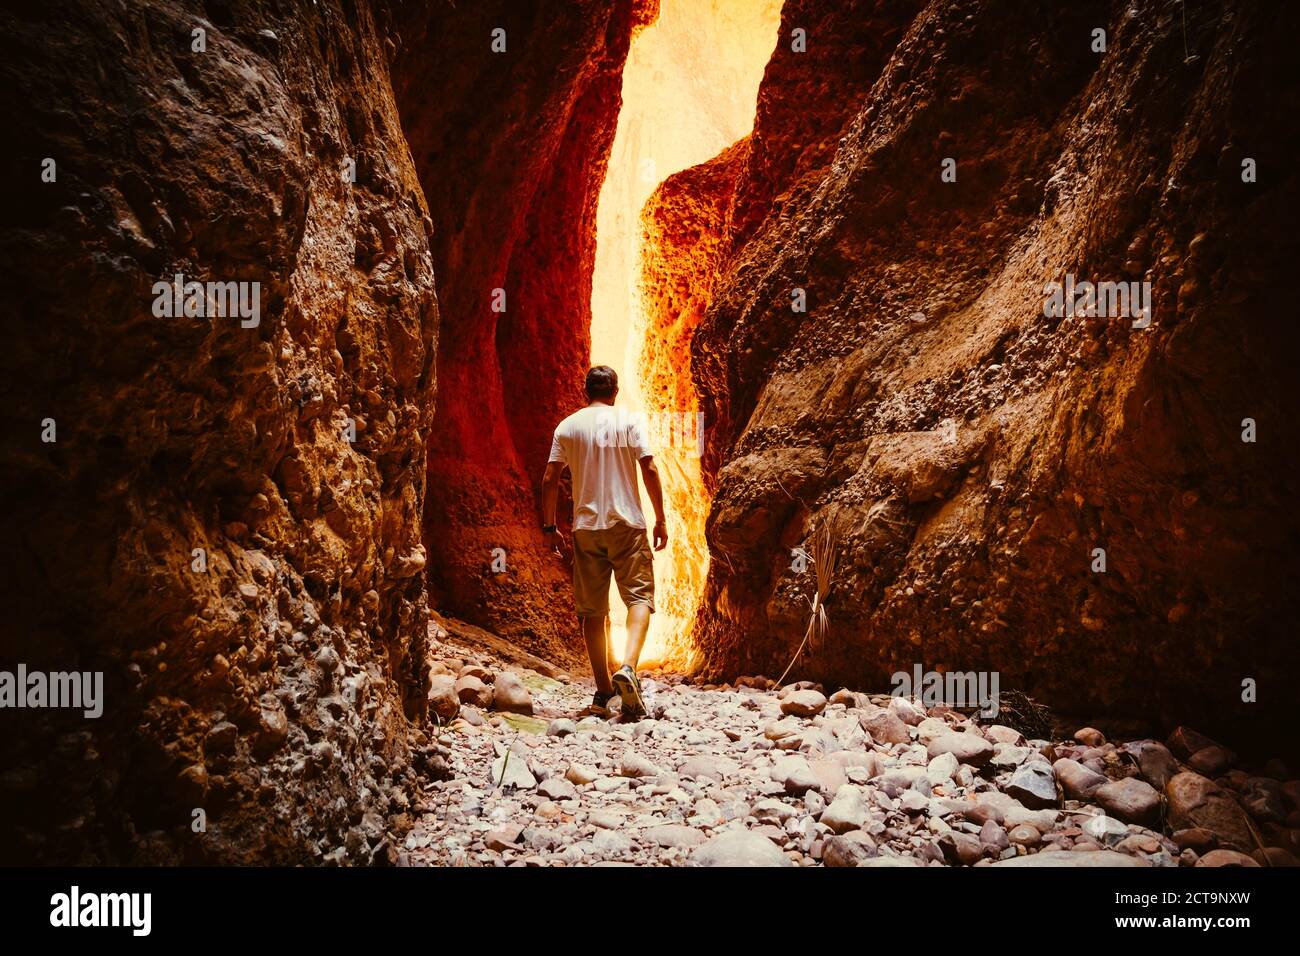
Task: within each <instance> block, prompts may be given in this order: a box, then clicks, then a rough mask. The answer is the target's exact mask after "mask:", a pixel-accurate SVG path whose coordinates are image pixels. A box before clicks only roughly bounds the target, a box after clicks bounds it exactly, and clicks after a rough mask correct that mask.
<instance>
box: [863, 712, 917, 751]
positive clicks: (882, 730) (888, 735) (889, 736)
mask: <svg viewBox="0 0 1300 956" xmlns="http://www.w3.org/2000/svg"><path fill="white" fill-rule="evenodd" d="M860 721H861V723H862V729H863V730H865V731H866V732H867V733H869V734H870V735H871V739H872V740H874V741H876V742H878V743H882V744H905V743H907V742H908V741H909V740H911V739H912V735H911V734H910V733H908V730H907V724H905V723H904V722H903V721H902V720H901V719H900V718H899V717H898V715H897V714H895V713H894V712H893V711H889V710H883V709H880V710H876V711H875V712H873V713H869V714H863V715H862V717H861V718H860Z"/></svg>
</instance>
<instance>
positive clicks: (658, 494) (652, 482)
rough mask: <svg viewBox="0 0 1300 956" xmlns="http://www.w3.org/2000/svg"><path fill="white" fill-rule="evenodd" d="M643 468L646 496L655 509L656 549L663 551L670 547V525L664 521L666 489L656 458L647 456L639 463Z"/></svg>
mask: <svg viewBox="0 0 1300 956" xmlns="http://www.w3.org/2000/svg"><path fill="white" fill-rule="evenodd" d="M638 464H640V466H641V480H642V481H644V482H645V490H646V494H648V495H649V496H650V504H651V505H652V506H653V507H654V509H655V527H654V548H655V550H656V551H662V550H663V549H664V548H665V547H666V546H667V545H668V525H667V524H666V523H665V521H664V489H663V485H661V484H660V483H659V469H658V468H657V467H655V460H654V457H653V456H651V455H646V456H645V457H643V458H641V459H640V460H639V462H638Z"/></svg>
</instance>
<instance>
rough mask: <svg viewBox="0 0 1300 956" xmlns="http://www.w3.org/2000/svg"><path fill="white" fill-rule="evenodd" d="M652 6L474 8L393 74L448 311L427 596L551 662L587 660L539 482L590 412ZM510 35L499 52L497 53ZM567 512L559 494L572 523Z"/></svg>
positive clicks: (432, 473) (420, 45)
mask: <svg viewBox="0 0 1300 956" xmlns="http://www.w3.org/2000/svg"><path fill="white" fill-rule="evenodd" d="M656 8H657V5H656V4H654V3H648V2H646V0H637V2H633V0H619V2H616V3H608V2H592V0H589V2H582V3H568V2H566V3H558V2H532V3H514V2H510V3H506V2H497V3H488V4H481V3H480V4H463V5H461V6H459V7H458V8H456V9H455V10H454V11H450V12H449V15H448V16H446V17H443V18H440V19H439V20H437V21H426V23H425V24H424V25H420V24H413V25H412V27H411V29H410V30H408V31H404V34H403V41H404V42H403V46H402V50H401V52H400V53H399V55H398V59H397V62H396V67H395V80H394V82H395V84H396V89H397V94H398V102H399V105H400V106H401V109H402V115H403V117H404V121H405V124H406V133H407V137H408V139H409V141H410V143H411V150H412V153H413V155H414V156H415V161H416V165H417V167H418V168H419V170H420V176H421V182H422V184H423V186H424V191H425V195H426V196H427V197H428V198H429V206H430V210H431V214H432V216H433V220H434V229H433V238H432V241H431V246H432V252H433V258H434V271H435V273H436V274H437V276H438V277H439V278H438V296H439V302H440V306H441V314H442V322H443V324H442V339H441V348H440V349H439V353H438V355H439V357H438V369H437V376H438V382H439V386H438V402H437V412H436V416H435V420H434V425H433V432H432V436H431V440H430V443H429V459H428V468H429V493H430V498H429V501H428V504H427V507H426V509H425V527H426V540H427V542H428V544H429V549H430V561H429V572H428V579H429V587H430V594H431V599H432V601H433V603H434V604H436V605H437V606H438V607H439V608H440V609H442V610H445V611H447V612H449V613H452V614H455V615H457V616H460V617H463V618H465V619H466V620H470V621H473V622H475V623H476V624H479V625H482V626H484V627H487V628H489V629H491V630H493V631H495V632H497V633H499V634H502V635H505V636H508V637H509V638H510V639H511V640H513V641H514V642H516V643H517V644H519V645H521V646H524V647H527V648H529V649H531V650H534V651H537V652H540V653H545V654H547V655H548V656H550V657H551V658H553V659H557V660H569V659H576V658H575V655H576V654H580V652H581V638H580V636H579V634H578V631H577V627H576V620H577V619H576V617H575V616H574V614H573V605H572V594H571V585H570V572H569V570H568V568H567V566H566V565H565V564H563V563H562V562H561V561H559V559H557V558H555V557H554V556H553V555H551V554H550V553H549V552H548V551H547V550H546V549H545V547H544V546H543V542H542V538H541V532H540V520H539V515H540V510H539V501H540V498H539V495H540V482H541V474H542V471H543V469H544V468H545V464H546V458H547V454H548V453H549V451H550V442H551V434H552V431H553V429H554V427H555V425H556V424H558V423H559V421H560V420H561V419H562V418H564V417H565V416H566V415H568V414H569V413H570V412H572V411H574V410H576V409H577V408H578V407H580V406H581V405H582V404H584V403H585V399H584V398H583V395H582V381H583V376H584V374H585V372H586V370H587V364H588V358H589V355H590V332H589V330H590V326H591V315H590V298H591V272H592V263H593V258H594V253H595V216H596V200H597V196H598V194H599V191H600V184H601V182H602V181H603V179H604V174H605V164H606V160H607V157H608V153H609V147H610V145H611V143H612V141H613V137H614V129H615V124H616V121H617V115H618V106H619V102H620V98H619V90H620V87H621V83H622V68H623V61H624V59H625V58H626V56H627V48H628V42H629V40H630V37H631V34H632V31H633V29H634V28H635V27H636V26H638V25H640V24H643V23H646V22H649V20H650V19H652V18H653V16H654V15H655V12H656ZM498 27H499V28H501V29H504V30H505V51H504V52H493V51H492V48H491V44H490V36H491V33H492V31H493V30H494V29H496V28H498ZM449 85H450V86H451V87H452V88H454V89H457V90H463V91H464V94H463V95H460V96H449V95H448V87H449ZM496 289H502V290H504V292H505V311H504V312H495V311H493V302H494V299H493V295H494V290H496ZM570 511H571V508H569V506H568V504H567V501H562V502H561V506H560V514H561V516H562V520H563V521H565V522H567V516H568V514H569V512H570ZM497 549H501V551H500V552H498V551H497ZM494 555H496V556H497V557H498V558H503V560H504V568H505V570H504V571H497V570H494V569H493V568H494ZM497 566H498V567H500V565H499V564H498V565H497Z"/></svg>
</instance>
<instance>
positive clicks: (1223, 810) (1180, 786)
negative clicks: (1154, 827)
mask: <svg viewBox="0 0 1300 956" xmlns="http://www.w3.org/2000/svg"><path fill="white" fill-rule="evenodd" d="M1165 799H1166V800H1168V801H1169V824H1170V826H1171V827H1172V828H1174V829H1175V830H1183V829H1189V828H1193V827H1200V828H1204V829H1206V830H1210V831H1211V832H1213V833H1214V835H1215V838H1216V839H1217V840H1218V842H1219V844H1220V845H1221V846H1223V847H1224V848H1226V849H1230V850H1237V851H1238V852H1240V853H1249V852H1251V851H1252V850H1254V849H1255V841H1254V838H1253V837H1252V836H1251V835H1250V826H1249V824H1248V823H1247V821H1246V814H1245V811H1243V810H1242V809H1241V807H1240V806H1238V804H1237V801H1236V800H1234V799H1233V798H1232V795H1231V794H1229V793H1228V792H1227V791H1225V790H1223V789H1222V788H1221V787H1220V786H1219V785H1218V784H1216V783H1215V782H1214V781H1213V780H1210V779H1209V778H1208V777H1203V776H1201V775H1200V774H1199V773H1196V772H1195V771H1192V770H1187V771H1184V772H1183V773H1180V774H1176V775H1175V776H1174V777H1173V778H1172V779H1171V780H1170V781H1169V783H1168V785H1167V786H1166V787H1165Z"/></svg>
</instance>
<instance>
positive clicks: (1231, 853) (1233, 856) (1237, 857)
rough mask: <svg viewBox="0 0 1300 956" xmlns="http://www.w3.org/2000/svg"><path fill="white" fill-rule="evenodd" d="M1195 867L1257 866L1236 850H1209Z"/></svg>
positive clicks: (1253, 861)
mask: <svg viewBox="0 0 1300 956" xmlns="http://www.w3.org/2000/svg"><path fill="white" fill-rule="evenodd" d="M1196 865H1197V866H1259V863H1257V862H1256V861H1255V860H1253V859H1252V858H1250V857H1248V856H1246V854H1244V853H1238V852H1237V851H1236V850H1211V851H1210V852H1209V853H1207V854H1205V856H1203V857H1201V858H1200V859H1198V860H1197V861H1196Z"/></svg>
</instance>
